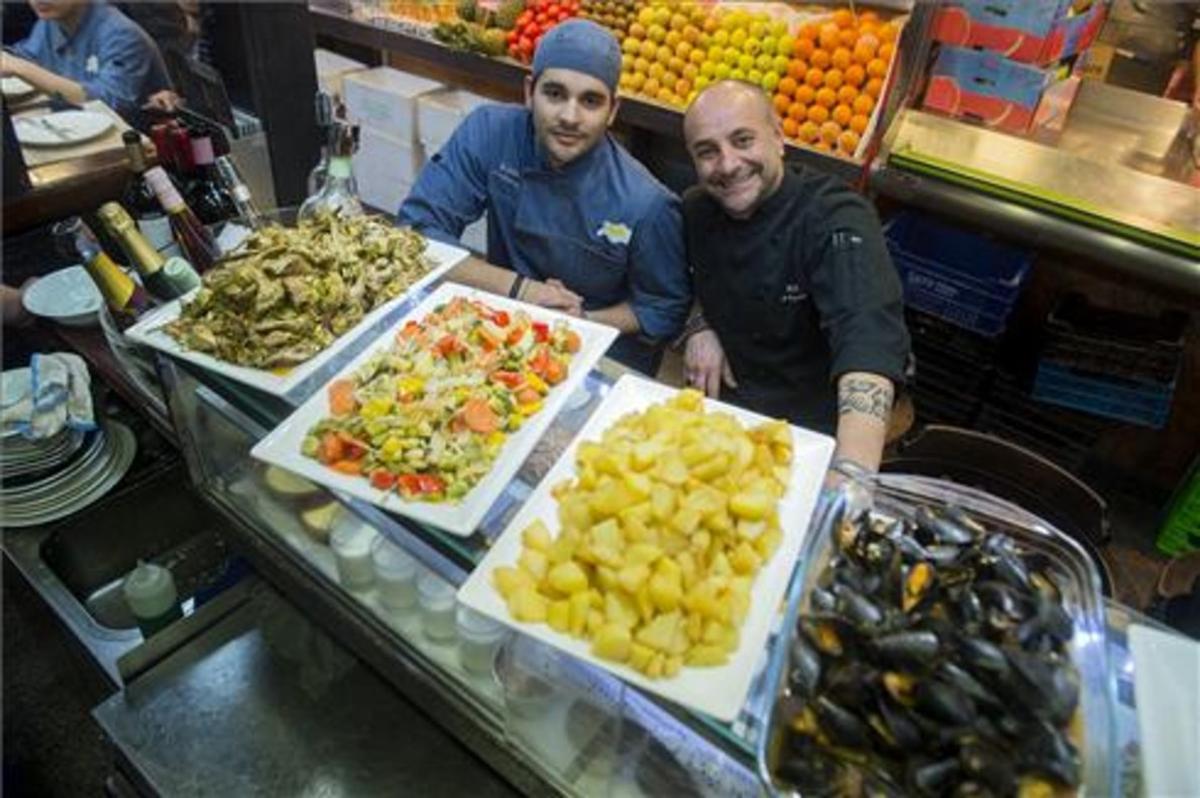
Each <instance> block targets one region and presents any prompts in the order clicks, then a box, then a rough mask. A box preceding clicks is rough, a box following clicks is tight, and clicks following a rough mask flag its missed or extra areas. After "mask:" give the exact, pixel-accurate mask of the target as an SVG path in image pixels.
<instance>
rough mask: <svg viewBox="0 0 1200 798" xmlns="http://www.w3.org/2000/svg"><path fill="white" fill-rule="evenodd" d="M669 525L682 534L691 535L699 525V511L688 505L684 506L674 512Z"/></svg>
mask: <svg viewBox="0 0 1200 798" xmlns="http://www.w3.org/2000/svg"><path fill="white" fill-rule="evenodd" d="M671 526H672V527H674V528H675V530H676V531H677V532H679V533H681V534H684V535H691V534H692V533H693V532H695V531H696V528H697V527H699V526H700V513H698V512H696V511H695V510H694V509H692V508H690V507H684V508H682V509H681V510H679V511H678V512H676V513H675V517H674V518H673V519H671Z"/></svg>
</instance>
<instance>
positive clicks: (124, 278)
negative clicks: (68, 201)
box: [75, 220, 150, 330]
mask: <svg viewBox="0 0 1200 798" xmlns="http://www.w3.org/2000/svg"><path fill="white" fill-rule="evenodd" d="M75 250H76V251H77V252H78V253H79V256H80V257H81V258H83V266H84V268H85V269H87V272H88V274H89V275H91V278H92V281H93V282H94V283H96V287H97V288H99V289H100V295H101V296H103V297H104V303H105V304H106V305H108V309H109V310H110V311H112V316H113V321H115V322H116V324H117V327H119V328H120V329H122V330H124V329H128V328H129V327H131V326H132V325H133V324H135V323H136V322H137V319H138V316H139V315H141V314H142V313H143V312H144V311H145V310H146V309H147V308H149V307H150V297H149V295H147V294H146V291H145V289H144V288H142V287H141V286H140V285H138V284H137V283H135V282H134V281H133V280H131V279H130V278H129V275H127V274H125V272H123V271H121V268H120V267H119V266H117V264H115V263H113V260H112V258H110V257H108V255H106V254H105V253H104V250H102V249H101V248H100V244H99V243H97V241H96V237H95V235H94V234H93V233H92V231H91V230H90V229H88V226H87V225H86V224H84V223H83V222H82V221H79V220H76V224H75Z"/></svg>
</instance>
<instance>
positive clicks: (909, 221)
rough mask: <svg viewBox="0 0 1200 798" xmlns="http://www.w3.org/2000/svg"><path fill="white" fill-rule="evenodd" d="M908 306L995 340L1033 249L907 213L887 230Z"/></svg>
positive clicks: (1021, 283)
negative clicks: (1000, 241)
mask: <svg viewBox="0 0 1200 798" xmlns="http://www.w3.org/2000/svg"><path fill="white" fill-rule="evenodd" d="M885 235H886V238H887V244H888V250H889V251H890V252H891V254H892V260H893V261H894V262H895V263H896V267H897V269H898V270H899V272H900V279H901V281H902V282H903V284H904V299H905V302H906V303H907V304H908V306H909V307H912V308H916V309H917V310H921V311H924V312H926V313H930V314H932V315H934V316H938V317H939V318H942V319H945V320H946V321H949V322H952V323H954V324H956V325H958V326H960V327H965V328H966V329H968V330H971V331H973V332H976V333H979V334H980V335H983V336H985V337H988V338H994V337H996V336H997V335H999V334H1000V333H1002V332H1004V328H1005V326H1006V325H1007V324H1008V317H1009V315H1010V314H1011V313H1012V309H1013V306H1014V305H1015V304H1016V302H1017V299H1018V297H1020V295H1021V288H1022V286H1023V285H1024V284H1025V280H1026V278H1027V277H1028V276H1029V268H1030V266H1031V264H1032V263H1033V253H1032V252H1029V251H1028V250H1025V249H1021V248H1019V247H1013V246H1009V245H1007V244H1002V243H999V242H997V241H994V240H992V239H990V238H986V237H984V236H981V235H977V234H975V233H972V232H969V231H967V230H962V229H960V228H957V227H954V226H952V225H948V224H945V223H942V222H939V221H936V220H934V219H932V218H930V217H928V216H924V215H921V214H918V213H913V212H905V213H901V214H899V215H898V216H896V217H895V218H894V219H893V220H892V221H890V222H889V223H888V225H887V227H886V229H885Z"/></svg>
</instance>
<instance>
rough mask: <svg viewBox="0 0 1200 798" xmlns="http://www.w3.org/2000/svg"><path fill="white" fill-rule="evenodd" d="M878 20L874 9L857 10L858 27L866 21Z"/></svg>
mask: <svg viewBox="0 0 1200 798" xmlns="http://www.w3.org/2000/svg"><path fill="white" fill-rule="evenodd" d="M878 21H879V14H877V13H875V12H874V11H859V12H858V24H859V27H862V25H864V24H865V23H867V22H878Z"/></svg>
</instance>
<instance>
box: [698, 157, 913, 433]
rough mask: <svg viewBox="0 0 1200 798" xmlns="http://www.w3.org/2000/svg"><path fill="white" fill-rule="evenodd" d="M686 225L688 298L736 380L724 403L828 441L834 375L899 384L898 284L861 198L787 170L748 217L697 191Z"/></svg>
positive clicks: (903, 346) (903, 354) (902, 356)
mask: <svg viewBox="0 0 1200 798" xmlns="http://www.w3.org/2000/svg"><path fill="white" fill-rule="evenodd" d="M683 217H684V231H685V235H686V239H687V256H688V262H689V264H690V266H691V268H692V274H693V280H694V288H695V292H696V296H697V298H698V299H699V300H700V304H701V308H702V309H703V311H704V317H705V319H706V320H707V322H708V324H709V326H710V327H712V329H713V330H714V331H715V332H716V334H717V336H718V337H719V338H720V339H721V346H722V347H723V348H724V350H725V356H726V358H727V359H728V360H729V364H730V367H731V368H732V370H733V375H734V378H735V379H736V380H737V383H738V387H737V389H735V390H731V389H729V388H728V387H726V386H725V385H722V386H721V398H722V399H724V400H726V401H730V402H733V403H734V404H737V405H741V406H743V407H746V408H748V409H750V410H754V411H756V412H759V413H763V414H765V415H769V416H773V417H776V418H786V419H788V420H789V421H791V422H792V423H794V424H797V425H800V426H804V427H809V428H812V429H818V430H822V431H826V432H833V431H834V430H835V429H836V426H837V397H836V385H837V379H838V377H840V376H841V375H842V374H845V373H846V372H849V371H865V372H870V373H873V374H879V375H881V376H884V377H887V378H888V379H890V380H892V382H893V383H895V384H896V385H897V387H899V386H901V385H902V384H903V376H904V367H905V363H906V361H907V358H908V352H909V337H908V331H907V329H906V328H905V326H904V312H903V298H902V292H901V288H900V280H899V277H898V276H897V274H896V270H895V268H894V267H893V266H892V261H891V259H890V258H889V257H888V252H887V247H886V246H885V245H884V242H883V234H882V230H881V229H880V225H879V219H878V217H877V216H876V214H875V211H874V209H873V208H872V207H871V205H870V204H869V203H868V202H867V201H866V200H865V199H864V198H863V197H861V196H860V195H858V194H856V193H855V192H854V191H852V190H851V189H850V188H849V187H848V186H846V185H845V184H843V183H840V182H839V181H837V180H835V179H833V178H831V177H827V176H824V175H820V174H818V173H816V172H812V171H805V170H798V171H792V170H791V169H788V170H787V171H785V173H784V178H783V182H782V184H781V185H780V187H779V188H778V189H777V190H776V191H775V193H774V194H772V195H771V196H770V197H768V198H767V200H766V201H765V202H764V203H763V204H762V206H760V207H759V209H758V210H757V212H756V213H755V214H754V215H753V216H752V217H751V218H749V219H744V220H738V219H733V218H731V217H730V216H728V215H727V214H726V213H725V211H724V210H723V209H722V208H721V206H720V205H719V204H717V202H716V201H715V200H713V199H712V198H710V197H709V196H708V195H707V194H705V193H704V191H703V189H701V188H700V187H699V186H697V187H695V188H693V189H691V190H690V191H689V192H688V193H687V194H686V195H685V196H684V204H683Z"/></svg>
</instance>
